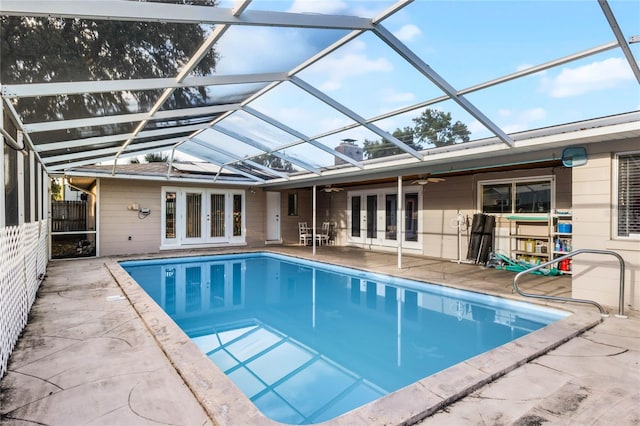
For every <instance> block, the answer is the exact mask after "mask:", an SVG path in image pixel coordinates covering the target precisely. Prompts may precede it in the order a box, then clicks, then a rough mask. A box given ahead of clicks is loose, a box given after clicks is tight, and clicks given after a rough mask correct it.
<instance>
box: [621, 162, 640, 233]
mask: <svg viewBox="0 0 640 426" xmlns="http://www.w3.org/2000/svg"><path fill="white" fill-rule="evenodd" d="M617 198H618V229H617V233H618V237H631V238H640V153H634V154H627V155H620V156H618V193H617Z"/></svg>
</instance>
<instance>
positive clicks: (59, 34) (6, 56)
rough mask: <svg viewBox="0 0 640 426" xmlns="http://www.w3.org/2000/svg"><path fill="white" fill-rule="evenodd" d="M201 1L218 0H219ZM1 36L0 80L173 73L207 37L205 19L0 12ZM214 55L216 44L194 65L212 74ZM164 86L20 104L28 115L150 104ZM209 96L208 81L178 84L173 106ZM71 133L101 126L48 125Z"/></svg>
mask: <svg viewBox="0 0 640 426" xmlns="http://www.w3.org/2000/svg"><path fill="white" fill-rule="evenodd" d="M171 3H196V1H178V0H176V1H171ZM197 3H198V4H199V5H203V4H205V5H208V6H215V1H214V0H204V1H197ZM0 37H1V40H0V42H1V45H0V49H2V59H3V60H2V62H1V63H0V81H2V83H3V84H14V83H15V84H28V83H41V82H70V81H99V80H103V79H108V80H109V79H139V78H155V77H167V76H174V75H176V74H177V73H178V72H179V70H180V68H181V67H182V65H183V64H185V63H186V62H187V61H188V60H189V58H190V57H191V55H192V54H193V53H194V51H195V49H197V47H198V46H199V45H200V44H201V43H202V41H204V39H205V37H206V30H205V29H204V28H203V27H202V26H200V25H185V24H173V23H157V22H134V21H108V20H100V21H92V20H85V19H82V20H81V19H62V18H46V17H42V18H34V17H15V16H2V17H0ZM216 60H217V57H216V54H215V52H214V51H213V50H212V51H211V52H210V53H209V54H208V55H207V56H206V57H205V58H203V59H202V61H201V62H200V63H199V64H198V66H197V67H196V68H195V69H194V70H193V72H192V73H193V74H194V75H208V74H210V73H211V72H212V71H213V69H214V68H215V64H216ZM161 93H162V90H146V91H128V92H118V93H114V92H109V93H88V94H80V95H58V96H49V97H40V98H25V99H21V100H20V103H19V104H18V105H17V109H18V111H19V112H20V114H21V115H22V117H23V120H24V121H25V122H27V123H28V122H40V121H48V120H62V119H72V118H85V117H96V116H103V115H113V114H126V113H131V112H138V111H140V110H145V109H148V108H150V107H151V106H152V105H153V104H154V103H155V102H156V100H157V99H158V98H159V96H160V94H161ZM205 101H206V92H205V88H204V87H190V88H183V89H179V90H176V91H174V93H173V95H172V96H171V98H170V99H168V100H167V107H169V108H173V107H187V106H197V105H201V104H204V102H205ZM131 126H132V124H131V123H123V124H119V125H114V126H112V127H111V128H109V129H108V132H109V133H111V134H116V133H124V132H129V131H131V130H132V128H131ZM100 132H104V130H100ZM68 133H71V136H72V137H89V136H94V135H96V134H98V130H97V129H91V128H83V129H69V130H66V129H65V130H61V131H58V132H49V133H48V135H47V141H59V140H65V139H68V138H69V134H68ZM100 134H102V135H104V133H100Z"/></svg>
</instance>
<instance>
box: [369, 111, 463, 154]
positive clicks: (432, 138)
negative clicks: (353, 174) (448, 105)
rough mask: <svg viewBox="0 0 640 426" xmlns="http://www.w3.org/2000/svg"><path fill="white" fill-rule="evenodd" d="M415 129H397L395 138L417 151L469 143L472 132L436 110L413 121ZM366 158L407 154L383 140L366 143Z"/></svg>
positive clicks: (447, 114)
mask: <svg viewBox="0 0 640 426" xmlns="http://www.w3.org/2000/svg"><path fill="white" fill-rule="evenodd" d="M412 121H413V122H414V123H415V124H416V126H415V127H405V128H404V129H396V130H395V131H394V132H393V136H394V137H395V138H396V139H398V140H400V141H402V142H404V143H405V144H407V145H408V146H410V147H411V148H413V149H415V150H420V149H424V145H425V144H431V145H435V146H446V145H453V144H455V143H460V142H468V141H469V135H471V132H470V131H469V129H467V126H466V124H464V123H462V122H461V121H456V122H455V123H453V124H452V123H451V113H448V112H443V111H438V110H435V109H430V108H427V109H425V110H424V111H423V112H422V114H420V116H419V117H416V118H414V119H413V120H412ZM363 150H364V154H365V156H366V158H379V157H386V156H389V155H395V154H402V153H403V152H405V151H404V150H402V149H401V148H399V147H398V146H396V145H395V144H394V143H392V142H390V141H388V140H386V139H384V138H383V139H382V140H381V141H370V140H365V141H364V147H363Z"/></svg>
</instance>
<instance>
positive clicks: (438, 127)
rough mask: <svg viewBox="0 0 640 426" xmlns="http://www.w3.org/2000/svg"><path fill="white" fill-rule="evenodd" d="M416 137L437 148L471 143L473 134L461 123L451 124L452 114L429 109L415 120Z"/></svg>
mask: <svg viewBox="0 0 640 426" xmlns="http://www.w3.org/2000/svg"><path fill="white" fill-rule="evenodd" d="M413 122H414V123H416V126H415V127H414V131H415V136H416V138H417V139H418V141H419V142H420V143H421V144H422V143H429V144H432V145H435V146H446V145H453V144H456V143H460V142H469V135H470V134H471V132H470V131H469V129H467V126H466V125H465V124H464V123H462V122H461V121H456V122H455V123H453V124H451V113H449V112H443V111H438V110H435V109H430V108H427V109H425V110H424V111H423V112H422V114H421V115H420V116H419V117H417V118H414V119H413Z"/></svg>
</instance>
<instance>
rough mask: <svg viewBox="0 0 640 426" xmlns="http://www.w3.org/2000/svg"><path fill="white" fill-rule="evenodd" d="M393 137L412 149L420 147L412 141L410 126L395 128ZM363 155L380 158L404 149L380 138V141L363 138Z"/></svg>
mask: <svg viewBox="0 0 640 426" xmlns="http://www.w3.org/2000/svg"><path fill="white" fill-rule="evenodd" d="M392 135H393V137H395V138H396V139H398V140H399V141H401V142H404V143H405V144H407V145H408V146H410V147H411V148H413V149H420V145H419V144H416V143H415V141H414V130H413V129H412V128H411V127H405V128H404V129H396V130H395V131H394V132H393V133H392ZM362 149H363V151H364V155H365V157H366V158H368V159H370V158H380V157H387V156H389V155H395V154H402V153H403V152H406V151H404V150H403V149H402V148H400V147H398V146H397V145H396V144H394V143H393V142H391V141H389V140H387V139H385V138H382V140H381V141H370V140H368V139H365V141H364V146H363V148H362Z"/></svg>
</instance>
